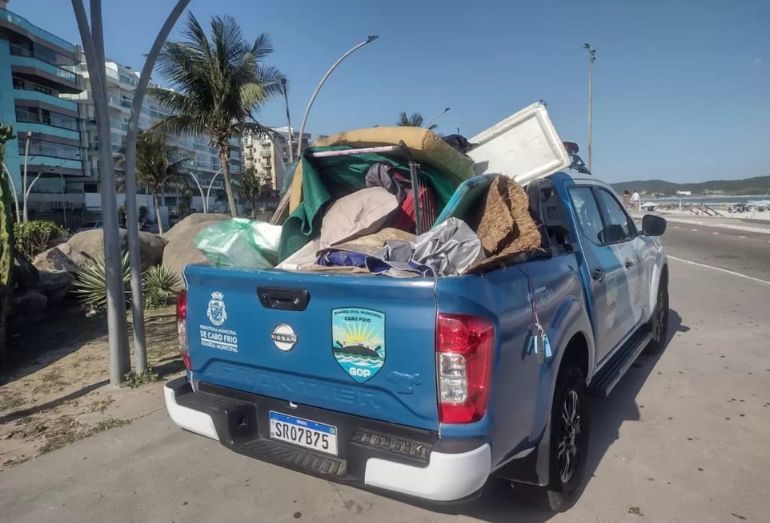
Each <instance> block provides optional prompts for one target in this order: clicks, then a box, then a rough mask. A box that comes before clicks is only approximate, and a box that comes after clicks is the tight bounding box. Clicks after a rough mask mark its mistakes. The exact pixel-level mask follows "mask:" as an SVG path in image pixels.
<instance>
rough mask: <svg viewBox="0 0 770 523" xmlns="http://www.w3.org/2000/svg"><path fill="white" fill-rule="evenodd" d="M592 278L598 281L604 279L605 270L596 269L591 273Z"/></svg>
mask: <svg viewBox="0 0 770 523" xmlns="http://www.w3.org/2000/svg"><path fill="white" fill-rule="evenodd" d="M591 278H593V279H594V280H596V281H604V271H603V270H601V269H594V270H593V272H592V273H591Z"/></svg>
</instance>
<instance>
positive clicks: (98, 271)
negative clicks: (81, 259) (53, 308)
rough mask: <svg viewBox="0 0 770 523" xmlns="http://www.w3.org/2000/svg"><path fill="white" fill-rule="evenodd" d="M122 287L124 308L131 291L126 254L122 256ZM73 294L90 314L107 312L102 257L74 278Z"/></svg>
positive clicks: (105, 283) (105, 278) (105, 279)
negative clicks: (124, 301)
mask: <svg viewBox="0 0 770 523" xmlns="http://www.w3.org/2000/svg"><path fill="white" fill-rule="evenodd" d="M122 265H123V287H124V292H125V300H126V303H125V306H126V308H128V304H129V303H130V302H131V289H130V287H129V281H130V278H131V271H130V268H129V265H128V253H124V254H123V260H122ZM74 287H75V288H74V290H73V292H74V293H75V295H76V296H77V297H78V299H79V300H80V302H81V303H82V304H83V306H84V307H85V308H86V309H88V310H89V311H91V312H101V311H104V310H107V276H106V274H105V268H104V256H97V257H96V259H95V260H94V263H93V264H92V265H88V266H86V267H84V268H82V269H80V271H78V273H77V275H76V276H75V284H74Z"/></svg>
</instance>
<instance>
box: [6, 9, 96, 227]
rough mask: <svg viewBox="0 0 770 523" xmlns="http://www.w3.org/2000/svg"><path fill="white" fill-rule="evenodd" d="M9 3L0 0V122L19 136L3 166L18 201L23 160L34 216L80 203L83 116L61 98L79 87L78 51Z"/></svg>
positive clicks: (67, 101)
mask: <svg viewBox="0 0 770 523" xmlns="http://www.w3.org/2000/svg"><path fill="white" fill-rule="evenodd" d="M7 7H8V2H6V1H4V0H0V121H1V122H3V123H4V124H6V125H12V126H13V129H14V132H15V134H16V137H17V139H16V140H15V141H12V142H10V143H8V144H7V145H6V148H5V167H6V168H7V172H8V173H10V175H11V177H12V179H13V182H14V185H15V186H16V192H17V194H18V195H19V199H20V200H22V195H21V194H22V186H23V183H22V173H23V171H24V164H25V158H26V170H27V179H28V181H29V183H30V185H31V190H30V198H29V208H30V211H31V212H32V213H33V214H34V213H36V212H41V213H45V212H52V211H57V210H61V209H63V208H64V209H66V208H68V207H69V208H73V207H78V206H79V205H81V204H82V201H83V195H82V193H83V183H84V176H83V175H84V171H83V155H84V153H83V141H82V136H81V120H80V117H79V114H78V105H77V103H75V102H74V101H70V100H65V99H63V98H62V96H66V95H70V96H71V95H76V94H77V93H79V92H80V91H81V89H82V88H81V81H80V78H79V76H78V75H77V73H75V72H74V71H73V70H71V69H72V68H73V66H75V65H76V64H78V63H79V61H80V53H79V50H78V48H77V47H76V46H75V45H74V44H72V43H71V42H67V41H66V40H64V39H62V38H59V37H58V36H56V35H54V34H52V33H50V32H48V31H46V30H44V29H42V28H40V27H38V26H36V25H34V24H32V23H31V22H30V21H28V20H27V19H25V18H23V17H21V16H18V15H16V14H14V13H12V12H11V11H9V10H8V9H7ZM25 153H26V154H25ZM36 179H37V181H35V182H34V184H32V182H33V181H34V180H36Z"/></svg>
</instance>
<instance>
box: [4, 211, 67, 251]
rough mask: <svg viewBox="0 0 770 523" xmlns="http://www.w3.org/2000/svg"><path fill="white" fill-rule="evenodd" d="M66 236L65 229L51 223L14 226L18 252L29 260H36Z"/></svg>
mask: <svg viewBox="0 0 770 523" xmlns="http://www.w3.org/2000/svg"><path fill="white" fill-rule="evenodd" d="M66 234H67V233H66V231H65V230H64V229H62V228H61V227H59V226H58V225H56V224H55V223H54V222H49V221H42V220H39V221H31V222H26V223H16V224H14V226H13V235H14V238H15V239H16V250H18V251H19V252H21V253H23V254H24V255H26V256H27V258H34V257H35V256H37V255H38V254H40V253H41V252H43V251H44V250H46V249H49V248H51V247H53V246H54V245H55V244H56V243H57V242H58V240H60V239H61V238H62V237H63V236H65V235H66Z"/></svg>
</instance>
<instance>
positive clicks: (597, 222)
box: [569, 187, 604, 244]
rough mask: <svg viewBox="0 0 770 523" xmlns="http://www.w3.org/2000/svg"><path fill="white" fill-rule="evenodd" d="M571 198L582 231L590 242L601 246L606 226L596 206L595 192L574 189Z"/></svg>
mask: <svg viewBox="0 0 770 523" xmlns="http://www.w3.org/2000/svg"><path fill="white" fill-rule="evenodd" d="M569 196H570V199H571V200H572V205H573V206H574V207H575V213H576V214H577V221H578V223H579V224H580V230H581V231H583V234H585V235H586V236H587V237H588V239H589V240H591V241H592V242H594V243H597V244H601V243H603V242H602V236H601V235H602V231H603V229H604V224H603V223H602V216H601V213H600V212H599V207H598V206H597V205H596V199H595V198H594V194H593V191H592V190H591V188H590V187H573V188H572V189H570V190H569Z"/></svg>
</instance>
